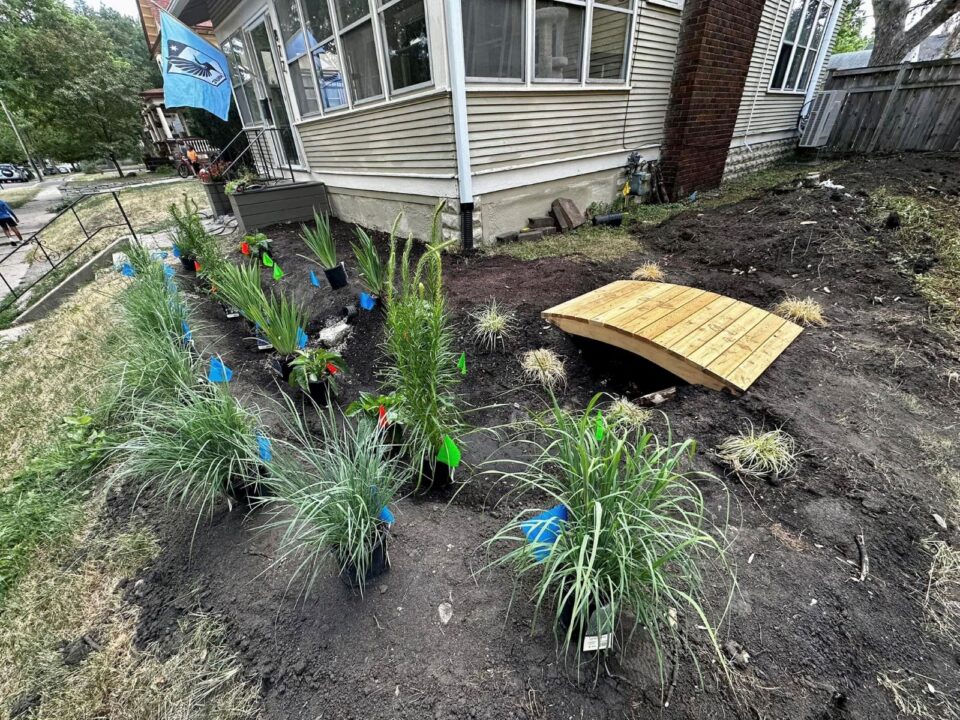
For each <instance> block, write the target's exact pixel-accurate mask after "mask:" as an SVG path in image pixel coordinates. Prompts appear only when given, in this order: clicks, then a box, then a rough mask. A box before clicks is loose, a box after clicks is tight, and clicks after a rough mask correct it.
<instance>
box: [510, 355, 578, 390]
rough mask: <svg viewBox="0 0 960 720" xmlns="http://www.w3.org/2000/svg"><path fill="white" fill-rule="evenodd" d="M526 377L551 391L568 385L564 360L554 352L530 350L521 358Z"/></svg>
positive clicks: (521, 365)
mask: <svg viewBox="0 0 960 720" xmlns="http://www.w3.org/2000/svg"><path fill="white" fill-rule="evenodd" d="M520 367H522V368H523V374H524V376H525V377H526V378H527V379H528V380H530V381H531V382H536V383H540V384H541V385H543V386H544V387H545V388H549V389H551V390H553V389H555V388H558V387H563V386H564V385H566V384H567V370H566V368H565V367H564V366H563V360H561V359H560V356H559V355H557V354H556V353H555V352H554V351H553V350H549V349H547V348H540V349H539V350H528V351H527V352H525V353H524V354H523V355H522V356H521V358H520Z"/></svg>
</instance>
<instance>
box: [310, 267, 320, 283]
mask: <svg viewBox="0 0 960 720" xmlns="http://www.w3.org/2000/svg"><path fill="white" fill-rule="evenodd" d="M310 284H311V285H313V286H314V287H320V280H318V279H317V274H316V273H315V272H314V271H313V270H311V271H310Z"/></svg>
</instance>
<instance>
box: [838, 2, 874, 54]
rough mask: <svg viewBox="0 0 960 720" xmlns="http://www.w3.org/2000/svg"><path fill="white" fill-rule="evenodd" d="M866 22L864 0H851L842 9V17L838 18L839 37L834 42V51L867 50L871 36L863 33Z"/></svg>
mask: <svg viewBox="0 0 960 720" xmlns="http://www.w3.org/2000/svg"><path fill="white" fill-rule="evenodd" d="M866 22H867V17H866V14H865V13H864V11H863V2H862V0H849V2H847V3H846V4H845V5H844V6H843V9H842V10H840V17H839V18H838V19H837V39H836V40H835V41H834V44H833V52H835V53H845V52H856V51H857V50H865V49H866V48H867V46H868V45H869V44H870V38H869V37H866V36H865V35H864V34H863V28H864V25H865V24H866Z"/></svg>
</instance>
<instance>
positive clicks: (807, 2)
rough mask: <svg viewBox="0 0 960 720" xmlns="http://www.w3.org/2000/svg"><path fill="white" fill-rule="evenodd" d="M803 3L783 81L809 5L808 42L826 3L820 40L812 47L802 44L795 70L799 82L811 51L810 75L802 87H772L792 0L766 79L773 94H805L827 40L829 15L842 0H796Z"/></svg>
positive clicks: (794, 53)
mask: <svg viewBox="0 0 960 720" xmlns="http://www.w3.org/2000/svg"><path fill="white" fill-rule="evenodd" d="M798 1H799V2H802V3H803V13H802V14H801V15H800V19H799V20H798V21H797V30H796V35H795V36H794V38H793V42H792V43H791V44H792V45H793V48H792V49H791V50H790V59H789V61H788V62H787V66H786V69H785V70H784V73H783V83H784V84H786V82H787V78H789V77H790V68H791V66H792V65H793V61H794V59H795V58H796V56H797V48H798V47H800V43H799V42H797V41H798V40H799V39H800V33H802V32H803V23H804V21H805V20H806V19H807V11H808V10H809V9H810V7H812V8H813V22H814V24H813V25H811V26H810V37H809V38H807V42H808V43H809V42H810V41H811V40H812V39H813V36H814V35H815V34H816V31H817V26H816V22H817V16H818V15H819V14H820V9H821V8H822V7H823V6H824V5H827V6H828V7H829V11H828V12H827V14H826V16H825V20H824V26H823V34H822V35H821V36H820V42H819V43H818V44H817V45H816V47H814V46H813V45H804V46H803V52H804V55H803V57H801V58H800V68H799V70H798V71H797V82H800V78H801V77H802V75H803V65H804V63H805V62H806V56H807V54H808V53H813V58H814V61H813V65H812V66H811V68H810V70H811V72H810V77H808V78H807V85H806V86H804V87H796V88H784V87H774V86H773V76H774V75H775V74H776V71H777V65H778V64H779V61H780V52H781V51H782V50H783V45H784V43H785V42H786V39H787V28H789V27H790V11H791V10H792V9H793V2H791V3H790V5H789V6H788V7H787V14H786V16H785V17H784V19H783V30H781V31H780V43H779V45H777V54H776V55H774V58H773V65H772V66H771V68H770V79H769V80H768V81H767V92H768V93H771V94H775V95H806V93H807V88H808V87H809V84H810V83H812V82H816V78H815V77H814V75H815V73H814V72H813V71H814V70H816V68H817V60H816V58H817V56H818V55H819V54H820V49H821V48H822V47H823V43H824V42H826V41H827V39H828V38H827V31H828V30H829V29H830V17H831V15H832V14H833V12H834V10H835V6H836V3H842V2H844V0H798Z"/></svg>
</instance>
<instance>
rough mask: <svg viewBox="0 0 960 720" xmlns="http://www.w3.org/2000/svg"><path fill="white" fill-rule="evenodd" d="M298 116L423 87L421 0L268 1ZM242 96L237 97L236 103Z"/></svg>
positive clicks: (426, 68)
mask: <svg viewBox="0 0 960 720" xmlns="http://www.w3.org/2000/svg"><path fill="white" fill-rule="evenodd" d="M273 2H274V10H275V11H276V13H277V21H278V25H279V33H280V42H281V45H282V47H283V55H284V61H285V62H286V65H287V71H288V72H289V75H290V83H291V85H292V88H293V96H294V100H295V101H296V104H297V107H298V108H299V110H300V115H301V116H308V115H312V114H316V113H319V112H326V111H329V110H336V109H338V108H343V107H346V106H350V105H354V104H358V103H363V102H367V101H370V100H374V99H377V98H382V97H384V96H385V95H386V94H387V93H386V92H385V88H384V80H383V79H384V78H385V79H386V82H387V83H388V84H389V90H390V92H391V93H395V92H400V91H403V90H407V89H410V88H416V87H420V86H423V85H428V84H430V82H431V81H432V76H431V72H430V43H429V39H428V34H427V18H426V13H425V10H424V0H374V2H375V4H376V11H375V12H372V11H371V3H370V1H369V0H273ZM239 102H240V100H239V99H238V103H239Z"/></svg>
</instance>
